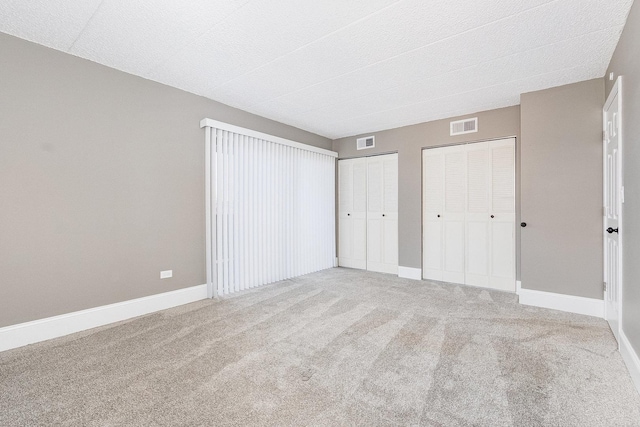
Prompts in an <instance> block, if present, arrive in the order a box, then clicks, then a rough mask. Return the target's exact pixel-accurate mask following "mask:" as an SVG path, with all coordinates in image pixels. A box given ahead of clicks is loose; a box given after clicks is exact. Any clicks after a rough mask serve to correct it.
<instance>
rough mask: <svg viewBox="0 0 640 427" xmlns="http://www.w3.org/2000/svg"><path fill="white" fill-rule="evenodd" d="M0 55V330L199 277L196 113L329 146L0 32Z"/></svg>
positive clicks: (200, 152)
mask: <svg viewBox="0 0 640 427" xmlns="http://www.w3.org/2000/svg"><path fill="white" fill-rule="evenodd" d="M0 58H2V67H0V201H1V202H0V203H1V205H0V272H1V275H0V327H2V326H7V325H11V324H16V323H20V322H25V321H29V320H34V319H39V318H44V317H48V316H53V315H58V314H63V313H67V312H72V311H75V310H81V309H86V308H90V307H96V306H100V305H104V304H110V303H115V302H119V301H123V300H128V299H132V298H138V297H143V296H147V295H152V294H157V293H161V292H166V291H171V290H175V289H179V288H184V287H189V286H194V285H200V284H202V283H204V282H205V266H204V249H205V247H204V245H205V242H204V239H205V235H204V132H203V131H202V130H201V129H200V128H199V121H200V120H201V119H202V118H204V117H210V118H213V119H217V120H221V121H224V122H229V123H233V124H235V125H239V126H244V127H248V128H252V129H255V130H258V131H261V132H266V133H269V134H273V135H277V136H280V137H283V138H288V139H292V140H296V141H300V142H304V143H307V144H313V145H316V146H319V147H322V148H331V141H330V140H329V139H326V138H323V137H321V136H318V135H314V134H311V133H308V132H304V131H302V130H300V129H296V128H293V127H290V126H285V125H283V124H281V123H276V122H273V121H271V120H267V119H264V118H261V117H258V116H255V115H252V114H249V113H246V112H243V111H240V110H237V109H234V108H231V107H228V106H225V105H222V104H220V103H217V102H214V101H211V100H208V99H205V98H202V97H199V96H196V95H193V94H190V93H187V92H183V91H180V90H177V89H173V88H170V87H167V86H163V85H161V84H158V83H154V82H152V81H149V80H144V79H142V78H139V77H135V76H132V75H129V74H126V73H123V72H120V71H116V70H113V69H110V68H107V67H104V66H101V65H98V64H95V63H92V62H89V61H86V60H83V59H79V58H76V57H73V56H71V55H67V54H64V53H61V52H58V51H55V50H52V49H48V48H45V47H42V46H39V45H35V44H32V43H29V42H27V41H24V40H20V39H17V38H14V37H11V36H8V35H5V34H1V33H0ZM168 269H173V278H171V279H164V280H160V279H159V277H160V276H159V274H160V270H168Z"/></svg>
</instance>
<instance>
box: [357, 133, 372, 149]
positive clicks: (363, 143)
mask: <svg viewBox="0 0 640 427" xmlns="http://www.w3.org/2000/svg"><path fill="white" fill-rule="evenodd" d="M356 143H357V148H358V150H364V149H367V148H373V147H375V146H376V138H375V136H367V137H364V138H358V139H357V140H356Z"/></svg>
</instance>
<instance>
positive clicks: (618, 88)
mask: <svg viewBox="0 0 640 427" xmlns="http://www.w3.org/2000/svg"><path fill="white" fill-rule="evenodd" d="M616 96H617V97H618V114H619V119H618V120H619V126H618V153H619V158H620V162H619V166H618V182H619V183H620V186H621V188H620V190H622V189H624V181H623V173H622V169H623V165H622V159H624V155H623V131H622V113H623V112H622V76H618V78H617V80H616V82H615V83H614V85H613V87H612V88H611V92H610V93H609V96H608V97H607V101H606V102H605V104H604V107H603V108H602V132H603V133H602V135H603V138H602V197H603V200H602V202H603V206H606V201H605V197H606V191H607V189H606V184H607V181H606V161H607V146H606V132H607V113H606V112H607V110H608V109H609V107H611V104H612V103H613V100H614V99H615V98H616ZM617 200H618V204H619V208H620V209H619V215H618V229H619V230H620V231H619V233H618V246H619V248H620V249H619V257H618V272H619V273H618V319H617V322H616V323H617V325H618V330H617V331H616V333H615V334H614V336H616V338H618V337H620V336H622V288H623V283H624V280H623V269H622V266H623V245H622V242H623V239H624V236H623V234H624V233H623V232H622V231H623V230H624V229H623V212H622V203H624V199H623V194H622V195H621V197H618V198H617ZM606 224H607V215H606V212H604V209H603V214H602V233H603V236H604V237H603V239H602V240H603V242H602V244H603V257H604V259H603V265H604V270H603V281H605V282H606V278H607V238H606V234H605V233H606V231H605V228H606ZM603 300H604V318H605V320H607V319H608V314H607V310H606V308H607V291H606V290H604V291H603ZM618 347H620V343H619V342H618Z"/></svg>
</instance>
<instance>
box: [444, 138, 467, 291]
mask: <svg viewBox="0 0 640 427" xmlns="http://www.w3.org/2000/svg"><path fill="white" fill-rule="evenodd" d="M442 150H443V152H444V213H443V215H442V218H443V223H444V227H443V228H444V233H443V240H444V250H443V253H444V265H443V267H444V271H443V273H442V280H444V281H447V282H452V283H460V284H464V273H465V271H464V270H465V211H466V187H467V185H466V184H467V183H466V175H467V171H466V152H465V151H466V149H465V146H464V145H459V146H454V147H446V148H443V149H442Z"/></svg>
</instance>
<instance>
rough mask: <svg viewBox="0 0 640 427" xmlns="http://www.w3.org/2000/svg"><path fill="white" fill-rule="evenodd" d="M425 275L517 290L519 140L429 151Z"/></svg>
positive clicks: (425, 165) (426, 157) (425, 164)
mask: <svg viewBox="0 0 640 427" xmlns="http://www.w3.org/2000/svg"><path fill="white" fill-rule="evenodd" d="M422 165H423V166H422V167H423V277H424V278H425V279H431V280H441V281H445V282H451V283H459V284H467V285H472V286H482V287H488V288H493V289H500V290H508V291H514V290H515V139H513V138H509V139H504V140H498V141H488V142H480V143H473V144H467V145H458V146H451V147H442V148H433V149H426V150H424V151H423V156H422Z"/></svg>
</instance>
